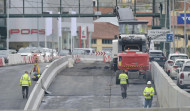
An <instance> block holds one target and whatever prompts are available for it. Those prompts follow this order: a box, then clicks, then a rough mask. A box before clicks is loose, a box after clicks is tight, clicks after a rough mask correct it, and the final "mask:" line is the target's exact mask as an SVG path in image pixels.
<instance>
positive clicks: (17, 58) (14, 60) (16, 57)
mask: <svg viewBox="0 0 190 111" xmlns="http://www.w3.org/2000/svg"><path fill="white" fill-rule="evenodd" d="M8 60H9V61H8V65H15V64H21V63H23V58H22V56H21V55H20V54H9V56H8Z"/></svg>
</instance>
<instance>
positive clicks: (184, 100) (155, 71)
mask: <svg viewBox="0 0 190 111" xmlns="http://www.w3.org/2000/svg"><path fill="white" fill-rule="evenodd" d="M151 74H152V77H153V80H154V84H155V87H156V91H157V95H158V101H159V104H160V106H161V107H168V108H178V107H179V108H181V107H185V106H190V94H189V93H187V92H186V91H184V90H182V89H180V88H179V87H178V86H177V85H176V84H175V83H174V82H173V80H172V79H171V78H170V77H169V76H168V75H167V74H166V73H165V72H164V70H163V69H162V68H161V67H160V66H159V65H158V63H156V62H153V63H152V64H151Z"/></svg>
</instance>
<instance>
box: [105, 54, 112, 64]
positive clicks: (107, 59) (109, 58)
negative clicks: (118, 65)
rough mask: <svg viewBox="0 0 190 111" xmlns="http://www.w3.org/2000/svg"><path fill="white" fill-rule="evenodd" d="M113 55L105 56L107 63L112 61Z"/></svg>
mask: <svg viewBox="0 0 190 111" xmlns="http://www.w3.org/2000/svg"><path fill="white" fill-rule="evenodd" d="M111 59H112V58H111V56H109V55H105V56H104V62H106V63H110V62H111Z"/></svg>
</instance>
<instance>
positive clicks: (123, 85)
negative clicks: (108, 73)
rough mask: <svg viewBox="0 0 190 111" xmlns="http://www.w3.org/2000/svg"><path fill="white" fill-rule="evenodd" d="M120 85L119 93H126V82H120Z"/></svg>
mask: <svg viewBox="0 0 190 111" xmlns="http://www.w3.org/2000/svg"><path fill="white" fill-rule="evenodd" d="M120 86H121V93H125V94H126V93H127V84H120Z"/></svg>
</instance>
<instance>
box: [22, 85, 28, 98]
mask: <svg viewBox="0 0 190 111" xmlns="http://www.w3.org/2000/svg"><path fill="white" fill-rule="evenodd" d="M28 89H29V88H28V86H22V95H25V93H24V92H25V90H26V97H28Z"/></svg>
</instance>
